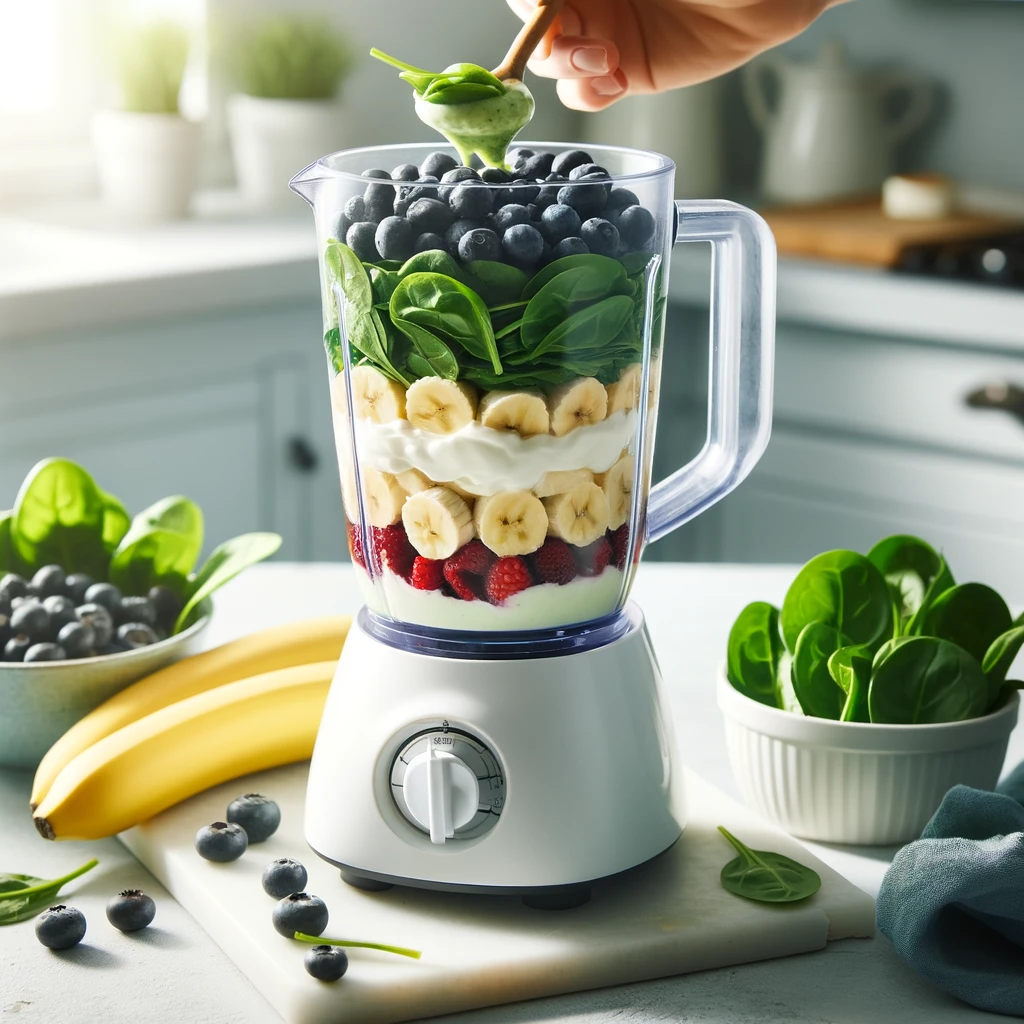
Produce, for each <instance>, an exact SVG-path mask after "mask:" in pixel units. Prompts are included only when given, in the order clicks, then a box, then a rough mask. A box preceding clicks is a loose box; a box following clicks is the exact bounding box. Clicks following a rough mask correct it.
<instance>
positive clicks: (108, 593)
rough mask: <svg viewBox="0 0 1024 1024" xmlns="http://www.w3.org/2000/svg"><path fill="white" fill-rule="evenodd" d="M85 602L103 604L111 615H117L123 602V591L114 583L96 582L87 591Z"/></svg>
mask: <svg viewBox="0 0 1024 1024" xmlns="http://www.w3.org/2000/svg"><path fill="white" fill-rule="evenodd" d="M85 603H86V604H101V605H103V607H104V608H106V609H107V611H108V612H110V614H111V616H116V615H117V608H118V605H120V603H121V591H120V590H118V589H117V587H115V586H114V584H113V583H94V584H93V585H92V586H91V587H90V588H89V589H88V590H87V591H86V592H85Z"/></svg>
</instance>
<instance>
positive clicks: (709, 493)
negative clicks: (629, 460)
mask: <svg viewBox="0 0 1024 1024" xmlns="http://www.w3.org/2000/svg"><path fill="white" fill-rule="evenodd" d="M676 212H677V214H678V218H679V227H678V231H677V233H676V243H679V242H710V243H711V253H712V261H711V327H710V332H709V333H710V355H709V359H708V363H709V373H708V432H707V438H706V439H705V441H704V447H703V448H702V449H701V451H700V454H698V455H697V457H696V458H694V459H693V460H692V461H691V462H689V463H688V464H687V465H685V466H683V468H682V469H679V470H676V472H675V473H673V474H672V475H671V476H670V477H667V478H666V479H665V480H662V481H661V483H659V484H658V485H657V486H656V487H654V488H652V490H651V494H650V498H649V500H648V505H647V536H646V539H647V541H649V542H650V541H656V540H658V539H659V538H660V537H664V536H665V534H667V533H670V532H671V531H672V530H674V529H675V528H676V527H677V526H681V525H682V524H683V523H685V522H687V521H689V520H690V519H693V518H694V517H695V516H698V515H700V513H701V512H703V511H704V510H705V509H707V508H710V507H711V506H712V505H713V504H714V503H715V502H716V501H718V500H719V499H721V498H724V497H725V495H727V494H728V493H729V492H730V491H731V490H732V489H733V488H734V487H736V486H737V485H738V484H739V483H740V482H741V481H742V480H743V479H744V478H745V477H746V476H747V474H748V473H749V472H750V471H751V469H753V468H754V465H755V464H756V463H757V460H758V459H759V458H760V457H761V454H762V453H763V452H764V449H765V446H766V445H767V444H768V437H769V435H770V433H771V422H772V372H773V368H774V356H775V265H776V256H775V239H774V237H773V236H772V233H771V230H770V229H769V228H768V225H767V224H766V223H765V222H764V220H762V218H761V217H759V216H758V215H757V214H756V213H754V211H753V210H748V209H747V208H746V207H744V206H739V205H738V204H736V203H730V202H725V201H723V200H689V201H684V200H677V202H676Z"/></svg>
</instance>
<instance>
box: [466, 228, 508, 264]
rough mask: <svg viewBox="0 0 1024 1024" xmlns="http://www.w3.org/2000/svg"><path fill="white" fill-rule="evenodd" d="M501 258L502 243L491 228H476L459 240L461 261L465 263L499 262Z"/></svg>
mask: <svg viewBox="0 0 1024 1024" xmlns="http://www.w3.org/2000/svg"><path fill="white" fill-rule="evenodd" d="M500 257H501V242H500V241H499V240H498V236H497V235H496V234H495V233H494V232H493V231H492V230H491V229H490V228H476V229H475V230H474V231H468V232H467V233H466V234H464V235H463V236H462V238H460V239H459V259H460V260H462V262H463V263H472V262H473V261H474V260H498V259H500Z"/></svg>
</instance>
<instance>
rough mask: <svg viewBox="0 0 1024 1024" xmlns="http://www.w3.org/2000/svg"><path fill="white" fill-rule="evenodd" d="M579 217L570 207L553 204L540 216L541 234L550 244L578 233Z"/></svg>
mask: <svg viewBox="0 0 1024 1024" xmlns="http://www.w3.org/2000/svg"><path fill="white" fill-rule="evenodd" d="M580 223H581V222H580V215H579V214H578V213H577V212H576V211H575V210H574V209H573V208H572V207H571V206H565V205H563V204H562V203H554V204H552V205H551V206H549V207H547V209H545V210H544V211H543V212H542V213H541V215H540V230H541V234H542V235H543V236H544V237H545V238H546V239H547V240H548V241H549V242H550V243H551V244H552V245H555V244H556V243H558V242H560V241H561V240H562V239H563V238H569V237H571V236H573V235H576V236H578V235H579V233H580Z"/></svg>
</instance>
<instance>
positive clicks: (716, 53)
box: [508, 0, 844, 110]
mask: <svg viewBox="0 0 1024 1024" xmlns="http://www.w3.org/2000/svg"><path fill="white" fill-rule="evenodd" d="M842 2H844V0H639V2H638V0H568V2H567V3H566V5H565V7H563V8H562V13H561V14H560V15H559V17H558V20H557V21H556V22H555V24H554V26H553V27H552V28H551V29H550V30H549V32H548V33H547V35H545V37H544V39H542V40H541V42H540V45H539V46H538V47H537V49H536V50H535V51H534V55H533V59H532V60H531V61H530V63H529V65H528V66H529V68H530V70H531V71H532V72H533V73H534V74H536V75H541V76H543V77H544V78H557V79H558V95H559V98H560V99H561V101H562V102H563V103H564V104H565V105H566V106H567V107H572V108H573V109H574V110H601V109H603V108H604V107H607V106H609V105H610V104H612V103H614V102H615V101H616V100H620V99H622V98H623V97H624V96H632V95H637V94H640V93H650V92H663V91H664V90H666V89H676V88H678V87H680V86H684V85H695V84H696V83H697V82H703V81H706V80H707V79H709V78H715V77H716V76H718V75H722V74H725V72H727V71H731V70H732V69H733V68H736V67H739V66H740V65H741V64H745V63H746V62H747V61H748V60H750V58H751V57H755V56H756V55H757V54H759V53H761V52H763V51H764V50H768V49H771V47H773V46H777V45H778V44H779V43H783V42H785V41H786V40H787V39H792V38H793V36H796V35H799V34H800V33H801V32H802V31H803V30H804V29H805V28H806V27H807V26H808V25H810V23H811V22H812V21H814V19H815V18H817V17H818V15H819V14H821V13H822V11H824V10H825V9H826V8H828V7H833V6H835V5H836V4H838V3H842ZM508 5H509V6H510V7H511V8H512V10H513V11H515V13H516V14H517V15H518V16H519V17H520V18H522V19H523V20H524V21H525V20H526V19H527V18H528V17H529V16H530V15H531V14H532V13H533V10H534V7H535V6H536V3H535V0H508Z"/></svg>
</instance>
